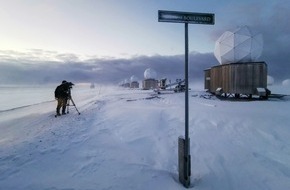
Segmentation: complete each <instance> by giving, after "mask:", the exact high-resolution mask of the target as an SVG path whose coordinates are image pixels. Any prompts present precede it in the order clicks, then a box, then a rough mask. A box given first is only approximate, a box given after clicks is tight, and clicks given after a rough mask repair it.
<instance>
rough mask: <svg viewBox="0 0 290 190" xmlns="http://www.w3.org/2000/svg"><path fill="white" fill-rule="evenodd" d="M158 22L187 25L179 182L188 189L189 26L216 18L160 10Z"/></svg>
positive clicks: (179, 139)
mask: <svg viewBox="0 0 290 190" xmlns="http://www.w3.org/2000/svg"><path fill="white" fill-rule="evenodd" d="M158 21H159V22H173V23H184V25H185V69H184V70H185V138H184V139H183V138H182V137H179V138H178V165H179V181H180V182H181V183H182V184H183V185H184V186H185V187H187V188H188V187H189V186H190V176H191V159H190V139H189V135H188V124H189V122H188V116H189V106H188V24H209V25H214V21H215V17H214V14H212V13H191V12H177V11H164V10H159V11H158Z"/></svg>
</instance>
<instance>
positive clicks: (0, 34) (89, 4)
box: [0, 0, 290, 84]
mask: <svg viewBox="0 0 290 190" xmlns="http://www.w3.org/2000/svg"><path fill="white" fill-rule="evenodd" d="M0 3H1V7H0V23H1V30H0V67H1V71H0V84H8V83H35V84H36V83H41V84H46V83H54V82H59V81H62V80H63V79H67V80H71V81H74V82H111V83H117V82H120V81H121V80H124V79H125V78H130V77H131V76H132V75H136V76H137V77H138V78H139V79H140V80H142V79H143V73H144V71H145V69H146V68H153V69H155V70H156V71H157V74H158V76H159V77H160V78H161V77H168V78H177V77H180V78H182V77H183V69H184V24H177V23H163V22H158V10H172V11H185V12H197V13H214V14H215V24H214V25H201V24H198V25H197V24H190V25H189V52H190V75H192V76H196V77H197V78H198V80H201V79H202V77H203V70H204V69H206V68H208V67H211V66H214V65H217V64H219V63H218V61H217V60H216V58H215V57H214V55H213V51H214V47H215V42H216V40H217V39H218V38H219V36H221V35H222V34H223V33H224V32H225V31H227V30H232V29H235V28H236V27H238V26H243V25H247V26H249V27H252V28H253V29H254V30H256V31H258V32H260V33H261V34H262V35H263V39H264V49H263V53H262V56H261V57H260V60H261V61H265V62H266V63H267V64H268V74H269V75H271V76H273V77H274V79H275V80H277V81H281V80H284V79H288V78H290V69H289V66H288V65H289V64H290V58H289V55H288V54H289V53H288V52H289V50H288V48H289V45H288V44H289V43H290V26H289V24H288V18H289V17H290V1H288V0H268V1H264V0H244V1H234V0H220V1H214V0H203V1H193V0H146V1H145V0H138V1H136V0H95V1H93V0H66V1H65V0H41V1H36V0H26V1H21V0H9V1H6V0H0ZM191 79H192V80H197V79H195V78H194V77H192V78H191Z"/></svg>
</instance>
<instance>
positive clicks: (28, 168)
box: [0, 85, 290, 190]
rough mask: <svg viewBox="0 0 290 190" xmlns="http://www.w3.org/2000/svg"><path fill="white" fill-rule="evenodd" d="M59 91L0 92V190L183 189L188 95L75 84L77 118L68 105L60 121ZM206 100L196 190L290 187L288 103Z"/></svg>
mask: <svg viewBox="0 0 290 190" xmlns="http://www.w3.org/2000/svg"><path fill="white" fill-rule="evenodd" d="M271 88H273V89H270V90H272V93H274V92H275V93H288V94H289V92H290V90H289V89H286V88H285V89H281V88H283V87H275V86H272V87H271ZM26 91H29V92H30V93H23V92H26ZM53 91H54V88H47V89H46V88H43V89H38V88H36V87H35V88H34V89H32V88H28V87H25V88H21V87H17V89H11V88H10V89H8V88H7V87H5V89H4V87H2V88H1V92H6V95H5V94H4V93H1V94H0V100H1V109H0V110H1V111H0V189H5V190H10V189H11V190H18V189H19V190H95V189H126V190H127V189H134V190H136V189H142V190H143V189H144V190H145V189H146V190H147V189H152V190H153V189H158V190H159V189H184V187H183V186H182V185H181V184H180V183H179V182H178V160H177V158H178V155H177V151H178V150H177V148H178V147H177V145H178V137H179V136H181V135H183V134H184V94H183V93H174V94H161V95H158V96H157V95H156V94H154V93H153V92H152V91H142V90H128V89H120V88H113V87H108V86H100V85H99V86H96V88H94V89H90V88H89V87H79V86H77V85H76V87H75V88H74V89H73V91H72V94H73V98H74V101H75V103H76V106H77V107H78V109H79V111H80V112H81V115H78V114H77V112H76V111H75V109H74V107H72V106H71V107H70V113H69V114H68V115H65V116H61V117H58V118H55V117H54V113H55V106H56V102H55V101H54V100H53ZM8 92H9V93H12V94H11V96H9V95H7V94H8ZM40 92H42V93H40ZM204 94H205V93H204V92H202V91H196V90H192V91H191V92H190V98H189V102H190V118H189V120H190V121H189V125H190V130H189V135H190V140H191V145H190V146H191V149H190V151H191V158H192V159H191V165H192V167H191V170H192V176H191V181H192V186H194V188H193V189H199V190H211V189H214V190H219V189H220V190H232V189H235V190H244V189H251V190H265V189H275V190H276V189H281V190H282V189H290V140H289V139H290V127H289V126H290V125H289V124H290V117H289V111H290V100H289V99H287V98H284V99H269V100H268V101H222V100H219V99H217V98H214V97H211V98H210V99H206V98H204V96H203V95H204ZM205 97H207V98H208V96H205ZM16 102H17V105H16Z"/></svg>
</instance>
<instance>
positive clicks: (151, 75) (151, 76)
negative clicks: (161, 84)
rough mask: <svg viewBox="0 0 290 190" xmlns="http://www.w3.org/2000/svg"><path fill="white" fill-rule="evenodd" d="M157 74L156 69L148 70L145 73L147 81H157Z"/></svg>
mask: <svg viewBox="0 0 290 190" xmlns="http://www.w3.org/2000/svg"><path fill="white" fill-rule="evenodd" d="M156 77H157V73H156V71H155V70H154V69H151V68H148V69H146V70H145V72H144V78H145V79H156Z"/></svg>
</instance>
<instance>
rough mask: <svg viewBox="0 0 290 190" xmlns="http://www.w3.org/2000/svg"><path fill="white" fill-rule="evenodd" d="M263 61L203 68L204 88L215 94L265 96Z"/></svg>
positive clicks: (265, 79)
mask: <svg viewBox="0 0 290 190" xmlns="http://www.w3.org/2000/svg"><path fill="white" fill-rule="evenodd" d="M267 72H268V71H267V64H266V63H265V62H248V63H231V64H223V65H218V66H214V67H212V68H210V69H206V70H204V75H205V83H204V84H205V89H207V90H208V91H209V92H211V93H214V94H217V95H222V94H223V95H225V96H228V95H235V96H238V97H239V96H240V95H248V96H252V95H258V96H261V97H267V96H268V95H269V93H270V91H269V90H268V89H267Z"/></svg>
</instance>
